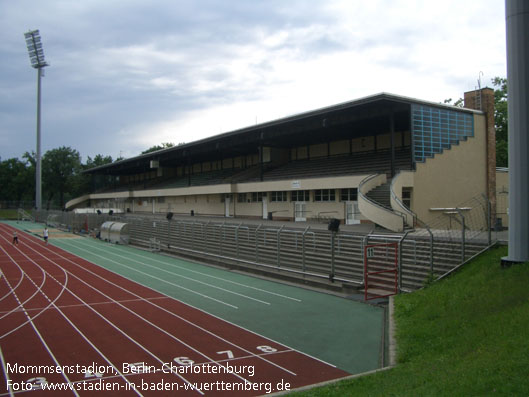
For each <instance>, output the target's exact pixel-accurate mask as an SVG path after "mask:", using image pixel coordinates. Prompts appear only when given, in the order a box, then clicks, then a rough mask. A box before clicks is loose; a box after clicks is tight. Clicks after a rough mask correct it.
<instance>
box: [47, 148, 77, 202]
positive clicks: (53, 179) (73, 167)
mask: <svg viewBox="0 0 529 397" xmlns="http://www.w3.org/2000/svg"><path fill="white" fill-rule="evenodd" d="M80 171H81V156H80V155H79V152H78V151H77V150H75V149H72V148H70V147H64V146H62V147H60V148H58V149H52V150H49V151H47V152H46V153H45V154H44V156H42V182H43V190H44V192H45V194H46V197H47V201H48V204H47V206H48V207H49V206H50V204H51V203H52V200H53V199H54V197H56V196H57V195H58V196H59V201H58V204H59V205H60V207H61V208H63V207H64V202H65V196H67V197H70V196H71V193H72V190H74V189H72V187H74V186H75V185H76V182H77V181H76V179H75V177H76V176H77V175H78V174H79V172H80Z"/></svg>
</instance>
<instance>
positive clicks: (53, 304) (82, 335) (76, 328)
mask: <svg viewBox="0 0 529 397" xmlns="http://www.w3.org/2000/svg"><path fill="white" fill-rule="evenodd" d="M30 249H32V248H30ZM32 250H33V249H32ZM21 253H22V255H24V256H25V257H26V258H28V259H29V260H30V261H31V262H33V264H35V266H37V267H40V268H41V269H42V270H43V271H44V272H46V271H45V270H44V269H43V268H42V267H41V266H40V265H39V264H37V263H36V262H35V261H34V260H32V259H31V258H29V256H27V255H26V254H25V253H23V252H21ZM16 265H17V266H18V267H19V268H20V270H21V271H22V272H23V273H24V274H25V275H26V277H28V276H27V273H26V272H25V271H24V270H23V269H22V267H21V266H20V265H19V264H18V263H16ZM57 266H58V267H60V266H59V265H57ZM46 273H47V272H46ZM48 274H49V273H48ZM49 276H50V277H51V278H52V279H53V280H54V281H55V282H56V283H58V284H59V285H61V283H60V282H59V281H58V280H57V279H55V277H53V276H52V275H51V274H50V275H49ZM28 278H29V277H28ZM29 279H30V278H29ZM30 281H31V282H32V283H33V284H35V283H34V282H33V280H31V279H30ZM67 290H68V292H70V293H72V292H71V291H70V290H69V289H67ZM41 294H42V295H43V296H44V297H45V298H46V299H47V300H48V301H49V302H50V305H52V306H54V307H55V309H56V310H57V312H58V313H60V314H61V316H62V317H64V319H65V320H66V321H67V322H68V323H69V324H70V325H71V326H72V328H73V329H74V330H75V331H76V332H78V333H79V335H80V336H81V337H82V338H83V339H84V340H85V341H86V342H87V343H88V344H89V345H90V346H92V348H93V349H94V350H95V351H96V352H97V353H99V355H100V356H101V357H102V358H103V359H104V360H105V361H106V362H107V363H108V364H110V365H112V366H113V367H114V368H115V369H116V372H117V373H118V374H119V375H120V376H121V377H122V378H123V379H124V380H125V381H126V382H127V383H129V384H131V382H130V381H129V380H128V379H127V378H126V377H125V376H124V375H123V374H122V373H121V372H120V371H119V370H118V369H117V367H116V366H115V365H114V364H112V362H111V361H110V360H109V359H108V358H107V357H106V356H105V355H104V354H103V353H102V352H101V351H100V350H99V349H98V348H97V347H96V346H95V345H94V344H93V343H92V342H91V341H90V339H88V338H87V337H86V336H85V335H84V333H83V332H81V330H80V329H79V328H78V327H77V326H76V325H75V324H74V323H73V322H72V321H71V320H70V319H69V318H68V316H66V315H65V314H64V312H63V311H62V310H61V309H59V308H58V307H57V305H55V303H53V302H52V301H51V300H50V298H49V297H48V296H47V295H46V293H45V292H44V291H41ZM72 295H73V293H72ZM74 296H75V295H74ZM16 299H17V300H18V298H17V297H16ZM85 305H86V303H85ZM23 310H24V313H26V316H28V317H29V315H28V314H27V312H26V310H25V308H23ZM30 321H31V319H30ZM31 323H32V325H33V322H32V321H31ZM33 327H34V329H35V330H36V326H34V325H33ZM36 331H37V330H36ZM37 332H38V331H37ZM38 334H39V337H40V338H41V341H42V343H43V344H45V346H46V349H47V350H48V351H49V352H50V354H52V356H53V353H52V352H51V350H50V349H49V347H48V345H47V344H46V342H45V341H44V339H43V338H42V337H41V334H40V333H38ZM53 358H54V361H55V362H56V363H57V365H58V362H57V360H56V359H55V356H53ZM63 374H64V372H63ZM64 376H65V378H66V379H67V381H68V383H69V384H73V383H74V382H72V381H70V380H69V379H68V378H67V377H66V374H64ZM133 389H134V391H136V394H138V395H139V396H142V394H141V393H140V392H138V391H137V390H136V389H135V388H133ZM73 392H74V394H76V395H77V396H78V394H77V392H76V390H75V389H74V390H73Z"/></svg>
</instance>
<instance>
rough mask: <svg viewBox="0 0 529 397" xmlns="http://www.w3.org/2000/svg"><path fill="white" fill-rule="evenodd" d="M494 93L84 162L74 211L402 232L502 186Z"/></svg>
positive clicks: (357, 105) (360, 103) (296, 119)
mask: <svg viewBox="0 0 529 397" xmlns="http://www.w3.org/2000/svg"><path fill="white" fill-rule="evenodd" d="M495 163H496V160H495V130H494V91H493V90H492V89H490V88H483V89H480V90H476V91H471V92H467V93H465V98H464V107H456V106H451V105H446V104H439V103H433V102H427V101H422V100H418V99H413V98H407V97H403V96H397V95H392V94H387V93H381V94H377V95H373V96H369V97H365V98H362V99H358V100H354V101H350V102H346V103H341V104H338V105H334V106H329V107H325V108H321V109H317V110H313V111H309V112H305V113H301V114H298V115H294V116H290V117H286V118H283V119H279V120H275V121H270V122H266V123H262V124H257V125H254V126H251V127H247V128H243V129H239V130H236V131H232V132H228V133H223V134H220V135H216V136H213V137H210V138H206V139H202V140H199V141H196V142H191V143H187V144H183V145H179V146H176V147H172V148H168V149H163V150H159V151H156V152H151V153H147V154H143V155H140V156H136V157H132V158H128V159H125V160H121V161H118V162H115V163H112V164H108V165H104V166H100V167H96V168H92V169H90V170H87V171H85V172H86V173H88V174H90V175H92V177H93V181H94V190H93V192H92V193H90V194H87V195H84V196H82V197H78V198H76V199H74V200H71V201H70V202H68V203H67V205H66V209H67V210H71V209H80V208H91V209H95V210H97V209H99V210H102V211H104V210H105V209H106V211H109V210H110V209H112V210H113V211H118V212H131V213H143V214H146V213H155V214H167V213H173V214H187V215H191V214H192V215H196V216H200V215H205V216H206V215H207V216H220V217H236V218H254V219H258V218H263V219H274V220H281V221H293V222H304V221H311V220H316V219H318V220H321V219H330V218H336V219H339V220H340V221H341V222H342V223H343V224H356V223H365V222H371V223H374V224H378V225H380V226H383V227H385V228H387V229H389V230H392V231H403V230H404V229H406V228H408V227H414V226H415V225H416V224H417V222H419V220H420V221H422V222H424V223H426V224H427V223H428V222H429V221H430V220H431V219H433V218H434V217H437V216H438V215H439V210H440V209H447V208H452V207H457V206H458V205H460V204H461V203H464V202H465V201H467V200H469V199H471V198H472V197H476V196H486V197H488V199H489V200H490V202H491V203H492V204H493V208H494V203H495V195H496V186H495V181H496V164H495Z"/></svg>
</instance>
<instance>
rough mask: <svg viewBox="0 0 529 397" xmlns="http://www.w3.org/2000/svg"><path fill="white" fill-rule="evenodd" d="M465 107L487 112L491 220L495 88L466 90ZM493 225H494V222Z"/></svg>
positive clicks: (494, 169)
mask: <svg viewBox="0 0 529 397" xmlns="http://www.w3.org/2000/svg"><path fill="white" fill-rule="evenodd" d="M464 102H465V104H464V107H465V108H468V109H475V110H481V111H482V112H483V113H485V131H486V134H487V137H486V138H487V197H488V198H489V200H490V203H491V208H492V214H491V221H492V222H494V220H495V219H496V128H495V127H494V90H493V89H492V88H488V87H485V88H482V89H481V90H475V91H469V92H465V98H464ZM491 226H494V224H492V225H491Z"/></svg>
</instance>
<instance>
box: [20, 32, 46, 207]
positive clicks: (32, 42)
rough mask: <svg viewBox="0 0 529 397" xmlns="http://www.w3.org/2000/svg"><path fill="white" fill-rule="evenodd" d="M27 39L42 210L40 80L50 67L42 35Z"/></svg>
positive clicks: (37, 202) (37, 198) (37, 200)
mask: <svg viewBox="0 0 529 397" xmlns="http://www.w3.org/2000/svg"><path fill="white" fill-rule="evenodd" d="M24 37H25V38H26V45H27V47H28V53H29V60H30V61H31V66H32V67H33V68H35V69H37V154H36V156H37V158H36V159H35V163H36V169H35V208H36V209H37V210H40V209H42V167H41V165H42V164H41V151H40V141H41V139H40V85H41V84H40V78H41V76H42V68H44V67H46V66H48V63H47V62H46V60H45V59H44V50H43V48H42V42H41V39H40V33H39V31H38V29H37V30H30V31H29V32H27V33H24Z"/></svg>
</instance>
